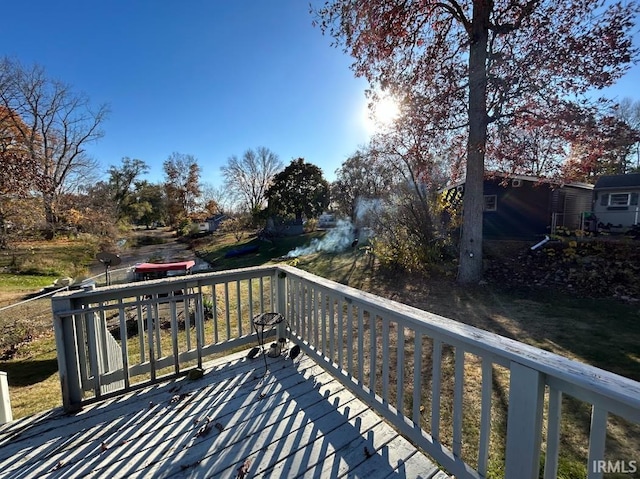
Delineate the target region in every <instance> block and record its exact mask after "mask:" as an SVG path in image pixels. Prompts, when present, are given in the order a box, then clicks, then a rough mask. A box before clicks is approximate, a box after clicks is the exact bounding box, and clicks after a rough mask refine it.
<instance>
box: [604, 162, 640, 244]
mask: <svg viewBox="0 0 640 479" xmlns="http://www.w3.org/2000/svg"><path fill="white" fill-rule="evenodd" d="M639 196H640V173H635V174H629V175H608V176H602V177H600V179H599V180H598V181H597V182H596V185H595V187H594V189H593V213H594V214H595V216H596V220H597V222H598V228H599V229H605V230H609V231H613V232H620V233H623V232H626V231H628V230H629V229H631V228H632V227H633V226H635V225H638V221H639V220H640V205H639V204H638V203H639V201H638V197H639Z"/></svg>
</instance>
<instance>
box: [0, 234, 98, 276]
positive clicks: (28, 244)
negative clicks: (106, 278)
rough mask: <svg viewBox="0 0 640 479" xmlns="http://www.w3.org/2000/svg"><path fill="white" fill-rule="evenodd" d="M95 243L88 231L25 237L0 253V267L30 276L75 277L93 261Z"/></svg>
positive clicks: (83, 271)
mask: <svg viewBox="0 0 640 479" xmlns="http://www.w3.org/2000/svg"><path fill="white" fill-rule="evenodd" d="M98 247H99V244H98V240H97V239H96V238H94V237H92V236H88V235H83V236H81V237H79V238H75V239H69V238H57V239H54V240H52V241H25V242H21V243H17V244H16V245H15V247H14V249H12V250H11V251H5V252H3V254H2V255H0V270H6V271H10V272H12V273H16V274H21V275H30V276H71V277H77V276H79V275H81V274H84V273H86V271H87V268H88V266H89V265H90V264H92V263H93V262H94V261H95V255H96V253H97V252H98Z"/></svg>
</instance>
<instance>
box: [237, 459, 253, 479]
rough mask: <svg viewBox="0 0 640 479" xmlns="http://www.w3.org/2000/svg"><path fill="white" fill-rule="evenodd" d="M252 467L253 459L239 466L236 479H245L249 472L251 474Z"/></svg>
mask: <svg viewBox="0 0 640 479" xmlns="http://www.w3.org/2000/svg"><path fill="white" fill-rule="evenodd" d="M250 467H251V461H250V460H249V459H247V460H246V461H244V462H243V463H242V465H241V466H240V467H239V468H238V474H237V475H236V479H244V478H245V477H247V474H249V468H250Z"/></svg>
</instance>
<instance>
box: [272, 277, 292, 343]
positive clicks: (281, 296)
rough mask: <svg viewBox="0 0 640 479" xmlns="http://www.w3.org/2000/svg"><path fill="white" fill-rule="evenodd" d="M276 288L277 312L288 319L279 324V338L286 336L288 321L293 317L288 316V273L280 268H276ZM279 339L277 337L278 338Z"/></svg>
mask: <svg viewBox="0 0 640 479" xmlns="http://www.w3.org/2000/svg"><path fill="white" fill-rule="evenodd" d="M274 277H275V282H274V283H275V288H276V304H275V306H276V311H275V312H276V313H280V314H281V315H282V316H284V317H285V318H286V319H287V321H285V322H282V323H280V324H278V332H277V334H278V338H284V337H286V336H285V334H286V327H287V322H290V321H291V318H287V273H285V272H284V271H282V270H280V269H276V271H275V274H274ZM276 339H277V338H276Z"/></svg>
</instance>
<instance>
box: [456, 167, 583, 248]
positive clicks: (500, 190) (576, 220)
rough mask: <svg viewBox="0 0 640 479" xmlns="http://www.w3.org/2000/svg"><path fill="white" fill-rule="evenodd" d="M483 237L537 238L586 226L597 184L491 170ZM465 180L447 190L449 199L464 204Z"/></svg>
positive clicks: (486, 183)
mask: <svg viewBox="0 0 640 479" xmlns="http://www.w3.org/2000/svg"><path fill="white" fill-rule="evenodd" d="M483 189H484V208H483V236H484V237H485V238H496V239H534V238H537V237H540V236H542V235H545V234H549V233H550V232H554V231H555V230H556V229H557V228H558V227H565V228H568V229H570V230H575V229H582V228H584V217H585V214H586V213H588V212H590V211H591V202H592V193H593V191H592V190H593V185H589V184H586V183H561V182H556V181H552V180H549V179H545V178H538V177H535V176H524V175H506V174H503V173H487V174H486V175H485V179H484V186H483ZM463 194H464V182H462V183H458V184H456V185H454V186H451V187H449V188H447V189H446V190H445V198H446V199H447V200H448V201H449V202H451V203H452V204H454V205H455V204H456V203H457V204H461V203H462V197H463Z"/></svg>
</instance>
